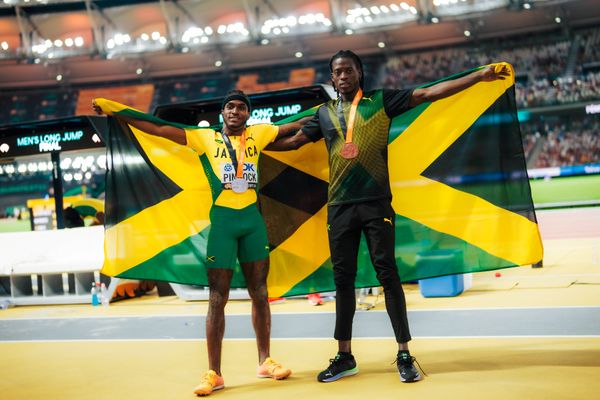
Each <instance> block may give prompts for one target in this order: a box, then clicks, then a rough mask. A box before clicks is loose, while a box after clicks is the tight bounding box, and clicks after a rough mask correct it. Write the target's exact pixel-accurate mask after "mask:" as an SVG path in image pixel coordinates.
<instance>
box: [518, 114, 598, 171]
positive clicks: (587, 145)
mask: <svg viewBox="0 0 600 400" xmlns="http://www.w3.org/2000/svg"><path fill="white" fill-rule="evenodd" d="M521 129H522V133H523V145H524V148H525V155H526V157H527V160H528V166H529V167H530V168H547V167H559V166H565V165H583V164H596V163H600V134H599V132H600V121H599V119H598V118H597V117H596V118H593V117H591V116H588V117H584V118H564V117H563V118H560V119H555V120H554V121H551V122H548V121H538V122H530V123H525V124H522V125H521ZM536 149H537V151H536Z"/></svg>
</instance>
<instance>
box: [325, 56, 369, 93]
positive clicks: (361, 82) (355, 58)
mask: <svg viewBox="0 0 600 400" xmlns="http://www.w3.org/2000/svg"><path fill="white" fill-rule="evenodd" d="M338 58H349V59H351V60H352V61H354V64H356V66H357V67H358V69H360V78H359V80H358V84H359V86H360V88H361V89H364V88H365V87H364V86H365V72H364V69H363V64H362V61H361V59H360V57H359V56H358V55H357V54H356V53H355V52H353V51H352V50H340V51H338V52H337V53H335V54H334V55H333V56H332V57H331V59H330V60H329V72H331V73H333V62H334V61H335V60H337V59H338ZM335 90H336V91H337V88H336V89H335Z"/></svg>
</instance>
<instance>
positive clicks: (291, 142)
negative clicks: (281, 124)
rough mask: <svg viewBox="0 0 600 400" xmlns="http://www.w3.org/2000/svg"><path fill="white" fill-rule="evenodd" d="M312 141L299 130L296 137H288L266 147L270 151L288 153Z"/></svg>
mask: <svg viewBox="0 0 600 400" xmlns="http://www.w3.org/2000/svg"><path fill="white" fill-rule="evenodd" d="M310 141H311V140H310V139H309V138H308V136H306V134H305V133H304V132H302V130H298V131H297V132H296V134H295V135H291V136H286V137H282V138H279V139H277V140H275V141H274V142H273V143H271V144H269V145H268V146H267V147H265V150H270V151H286V150H297V149H299V148H300V147H302V146H304V145H305V144H306V143H308V142H310Z"/></svg>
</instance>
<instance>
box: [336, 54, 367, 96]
mask: <svg viewBox="0 0 600 400" xmlns="http://www.w3.org/2000/svg"><path fill="white" fill-rule="evenodd" d="M361 75H362V71H361V70H360V69H359V67H358V65H356V64H355V63H354V60H352V59H351V58H345V57H341V58H336V59H335V60H333V62H332V63H331V80H332V81H333V85H334V86H335V88H336V89H337V90H338V92H339V93H340V94H341V95H342V96H344V95H353V94H354V93H356V91H357V90H358V88H359V87H360V77H361Z"/></svg>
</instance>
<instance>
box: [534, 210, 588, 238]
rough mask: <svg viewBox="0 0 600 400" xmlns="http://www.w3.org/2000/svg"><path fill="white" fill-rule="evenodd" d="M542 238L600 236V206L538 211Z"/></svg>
mask: <svg viewBox="0 0 600 400" xmlns="http://www.w3.org/2000/svg"><path fill="white" fill-rule="evenodd" d="M536 214H537V219H538V225H539V227H540V231H541V233H542V239H567V238H583V237H598V236H600V207H589V208H571V209H567V210H549V211H537V212H536Z"/></svg>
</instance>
